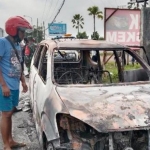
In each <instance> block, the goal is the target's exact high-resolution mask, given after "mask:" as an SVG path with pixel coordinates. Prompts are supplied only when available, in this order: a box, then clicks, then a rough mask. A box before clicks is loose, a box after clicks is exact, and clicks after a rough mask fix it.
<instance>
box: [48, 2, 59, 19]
mask: <svg viewBox="0 0 150 150" xmlns="http://www.w3.org/2000/svg"><path fill="white" fill-rule="evenodd" d="M58 1H59V0H57V3H56V6H55V8H54V11H53V13H52V14H51V16H50V17H49V20H50V19H51V18H52V16H53V14H54V13H55V10H56V7H57V5H58Z"/></svg>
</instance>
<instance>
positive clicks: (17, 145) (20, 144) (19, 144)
mask: <svg viewBox="0 0 150 150" xmlns="http://www.w3.org/2000/svg"><path fill="white" fill-rule="evenodd" d="M25 146H26V144H25V143H16V144H15V145H12V146H11V148H20V147H25Z"/></svg>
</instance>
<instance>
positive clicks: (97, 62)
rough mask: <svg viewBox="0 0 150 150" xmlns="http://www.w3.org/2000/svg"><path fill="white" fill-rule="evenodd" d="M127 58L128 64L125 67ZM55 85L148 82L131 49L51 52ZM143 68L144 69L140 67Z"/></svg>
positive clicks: (145, 73) (140, 63)
mask: <svg viewBox="0 0 150 150" xmlns="http://www.w3.org/2000/svg"><path fill="white" fill-rule="evenodd" d="M127 59H129V60H130V61H129V64H128V65H125V64H126V61H127ZM53 60H54V81H55V82H56V83H57V84H111V83H122V82H137V81H148V80H149V76H148V74H147V72H146V69H145V68H143V66H144V64H142V62H141V61H139V59H138V56H137V55H136V53H134V52H132V50H109V51H102V50H55V51H54V54H53ZM144 67H145V66H144Z"/></svg>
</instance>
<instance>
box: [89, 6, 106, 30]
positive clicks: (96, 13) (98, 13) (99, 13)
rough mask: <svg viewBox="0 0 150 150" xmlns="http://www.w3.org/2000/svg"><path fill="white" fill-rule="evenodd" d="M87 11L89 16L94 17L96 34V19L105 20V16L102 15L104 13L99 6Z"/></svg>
mask: <svg viewBox="0 0 150 150" xmlns="http://www.w3.org/2000/svg"><path fill="white" fill-rule="evenodd" d="M87 10H88V11H89V15H90V16H93V19H94V33H95V19H96V17H97V18H99V19H103V15H102V14H103V13H102V11H100V10H99V8H98V7H97V6H93V7H89V8H88V9H87Z"/></svg>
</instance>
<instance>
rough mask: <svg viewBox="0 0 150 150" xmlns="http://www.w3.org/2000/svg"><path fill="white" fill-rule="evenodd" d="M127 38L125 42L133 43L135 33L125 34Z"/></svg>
mask: <svg viewBox="0 0 150 150" xmlns="http://www.w3.org/2000/svg"><path fill="white" fill-rule="evenodd" d="M127 35H128V38H127V41H126V42H135V39H136V37H135V32H127Z"/></svg>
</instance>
